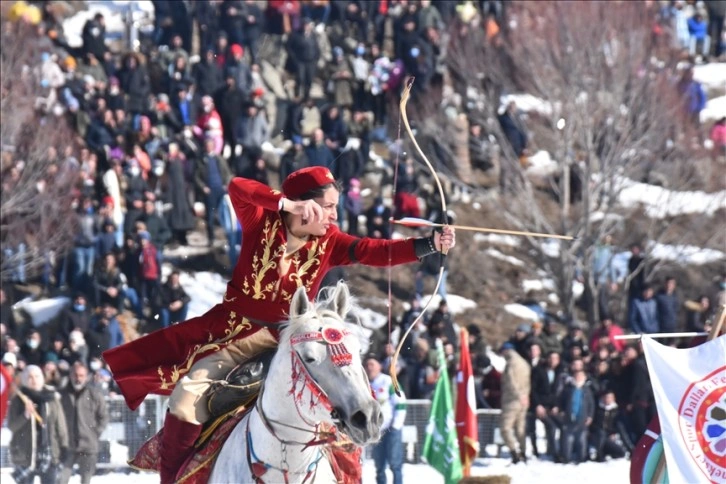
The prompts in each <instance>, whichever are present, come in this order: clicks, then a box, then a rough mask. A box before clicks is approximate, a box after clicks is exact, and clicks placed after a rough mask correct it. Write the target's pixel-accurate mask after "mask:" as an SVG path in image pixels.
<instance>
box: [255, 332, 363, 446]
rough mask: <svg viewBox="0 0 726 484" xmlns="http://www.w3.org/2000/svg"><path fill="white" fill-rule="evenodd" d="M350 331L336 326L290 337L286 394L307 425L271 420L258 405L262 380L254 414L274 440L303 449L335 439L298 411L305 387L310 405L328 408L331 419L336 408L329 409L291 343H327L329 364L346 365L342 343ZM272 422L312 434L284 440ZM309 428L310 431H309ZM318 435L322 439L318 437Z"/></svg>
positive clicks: (348, 360) (347, 359)
mask: <svg viewBox="0 0 726 484" xmlns="http://www.w3.org/2000/svg"><path fill="white" fill-rule="evenodd" d="M349 334H350V331H348V330H346V329H342V330H341V329H337V328H330V327H328V328H322V327H321V328H320V329H319V330H318V331H310V332H307V333H302V334H298V335H294V336H293V337H292V338H290V345H291V346H292V347H293V348H292V349H291V350H290V360H291V361H290V363H291V368H292V375H291V377H292V386H291V388H290V392H289V394H291V395H292V396H293V401H294V402H295V409H296V410H297V413H298V416H299V417H300V419H301V420H302V421H303V422H305V423H306V424H307V425H308V426H309V428H305V427H298V426H296V425H291V424H287V423H284V422H280V421H277V420H274V419H271V418H269V417H268V416H267V415H265V412H264V410H263V409H262V406H261V405H260V402H261V400H262V392H263V391H264V382H263V384H262V388H261V389H260V394H259V396H258V397H257V404H256V407H257V413H258V414H259V415H260V419H261V420H262V423H263V424H264V426H265V428H266V429H267V430H268V431H269V432H270V434H272V436H273V437H275V439H277V440H278V441H279V442H280V443H281V444H285V445H303V446H304V447H303V450H304V449H305V448H307V447H311V446H315V445H325V444H330V443H332V442H335V440H336V439H337V436H336V432H334V431H333V432H330V431H326V430H321V429H320V424H316V423H313V422H310V421H309V420H308V419H306V418H305V416H303V414H302V412H301V411H300V404H302V398H303V392H304V391H305V389H306V388H307V389H308V390H309V391H310V408H314V407H316V406H318V405H322V406H323V407H325V409H326V410H328V411H329V412H330V414H331V417H332V418H333V419H335V418H336V411H335V409H333V406H332V404H331V403H330V398H329V397H328V395H327V394H326V393H325V390H323V389H322V388H321V387H320V385H319V384H318V382H317V381H316V380H315V379H314V378H313V377H312V375H311V374H310V372H309V371H308V369H307V367H306V366H305V362H303V361H302V358H300V354H299V353H298V352H297V351H296V350H295V348H294V346H295V345H298V344H300V343H305V342H308V341H319V342H323V343H325V344H327V345H328V349H329V351H330V357H331V360H332V361H333V364H335V365H336V366H339V367H340V366H348V365H350V364H351V363H352V360H353V355H351V354H350V352H349V351H348V350H347V348H346V347H345V345H344V344H343V338H344V337H345V336H347V335H349ZM301 380H302V385H301V386H300V385H299V383H300V381H301ZM298 386H300V389H299V390H298ZM273 424H274V425H276V426H279V427H287V428H289V429H293V430H299V431H302V432H309V433H311V434H313V439H311V440H310V441H308V442H297V441H293V440H287V439H283V438H280V437H279V436H278V435H277V432H275V429H274V427H273ZM311 428H312V429H313V430H311ZM321 436H322V438H320V437H321Z"/></svg>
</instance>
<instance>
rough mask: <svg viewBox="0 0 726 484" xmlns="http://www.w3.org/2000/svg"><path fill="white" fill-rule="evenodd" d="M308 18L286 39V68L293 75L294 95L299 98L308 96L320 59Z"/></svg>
mask: <svg viewBox="0 0 726 484" xmlns="http://www.w3.org/2000/svg"><path fill="white" fill-rule="evenodd" d="M314 27H315V26H314V24H313V22H312V21H310V20H309V19H308V20H306V21H305V22H304V23H303V27H302V29H300V30H297V31H295V32H293V33H292V34H291V35H290V37H289V38H288V41H287V46H286V47H287V54H288V57H287V59H288V60H287V66H286V67H287V70H288V71H289V72H291V73H292V74H294V75H295V85H296V95H297V97H298V98H300V99H307V98H309V97H310V88H311V86H312V84H313V79H314V78H315V74H316V72H317V64H318V60H320V48H319V47H318V41H317V39H316V38H315V33H314V31H313V28H314Z"/></svg>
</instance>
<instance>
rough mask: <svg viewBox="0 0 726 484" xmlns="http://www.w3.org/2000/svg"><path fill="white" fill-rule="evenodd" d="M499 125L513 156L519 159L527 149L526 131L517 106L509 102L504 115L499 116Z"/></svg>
mask: <svg viewBox="0 0 726 484" xmlns="http://www.w3.org/2000/svg"><path fill="white" fill-rule="evenodd" d="M499 124H500V125H501V126H502V130H503V131H504V135H505V136H506V137H507V140H509V144H510V145H511V146H512V149H513V150H514V154H515V155H517V157H520V156H522V155H523V154H524V152H525V150H526V149H527V129H526V128H525V126H524V122H523V121H522V119H521V117H520V115H519V113H518V112H517V105H516V104H515V103H514V102H510V103H509V105H508V106H507V110H506V111H505V112H504V114H502V115H500V116H499Z"/></svg>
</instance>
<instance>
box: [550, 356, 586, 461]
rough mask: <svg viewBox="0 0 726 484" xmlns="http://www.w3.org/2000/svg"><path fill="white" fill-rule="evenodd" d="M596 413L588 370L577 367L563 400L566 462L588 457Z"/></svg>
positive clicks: (562, 438)
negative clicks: (588, 432) (590, 431)
mask: <svg viewBox="0 0 726 484" xmlns="http://www.w3.org/2000/svg"><path fill="white" fill-rule="evenodd" d="M594 414H595V397H594V395H593V394H592V389H591V388H590V386H589V385H588V384H587V374H586V373H585V370H583V369H577V370H575V372H574V374H573V375H572V378H571V379H570V381H569V382H568V383H566V384H565V388H564V389H563V390H562V396H561V397H560V403H559V412H558V415H559V419H560V422H561V424H562V432H561V435H560V453H561V457H562V462H564V463H565V464H568V463H570V462H572V461H573V460H574V461H575V462H576V463H580V462H584V461H585V460H586V459H587V429H588V427H589V426H590V424H591V423H592V418H593V416H594Z"/></svg>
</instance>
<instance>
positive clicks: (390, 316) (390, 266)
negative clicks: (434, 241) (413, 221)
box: [388, 106, 403, 344]
mask: <svg viewBox="0 0 726 484" xmlns="http://www.w3.org/2000/svg"><path fill="white" fill-rule="evenodd" d="M401 120H402V117H401V108H400V106H399V109H398V128H397V133H396V143H395V146H396V158H395V161H394V163H393V190H392V191H391V204H392V210H391V218H390V219H389V220H388V227H389V229H388V230H389V233H390V234H391V238H393V229H394V224H393V220H394V219H395V218H396V217H395V212H394V210H395V208H396V185H397V183H398V166H399V163H400V160H401V151H402V147H403V143H401ZM392 326H393V245H392V244H388V343H389V344H393V343H392V339H391V338H392V333H393V328H392Z"/></svg>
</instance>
